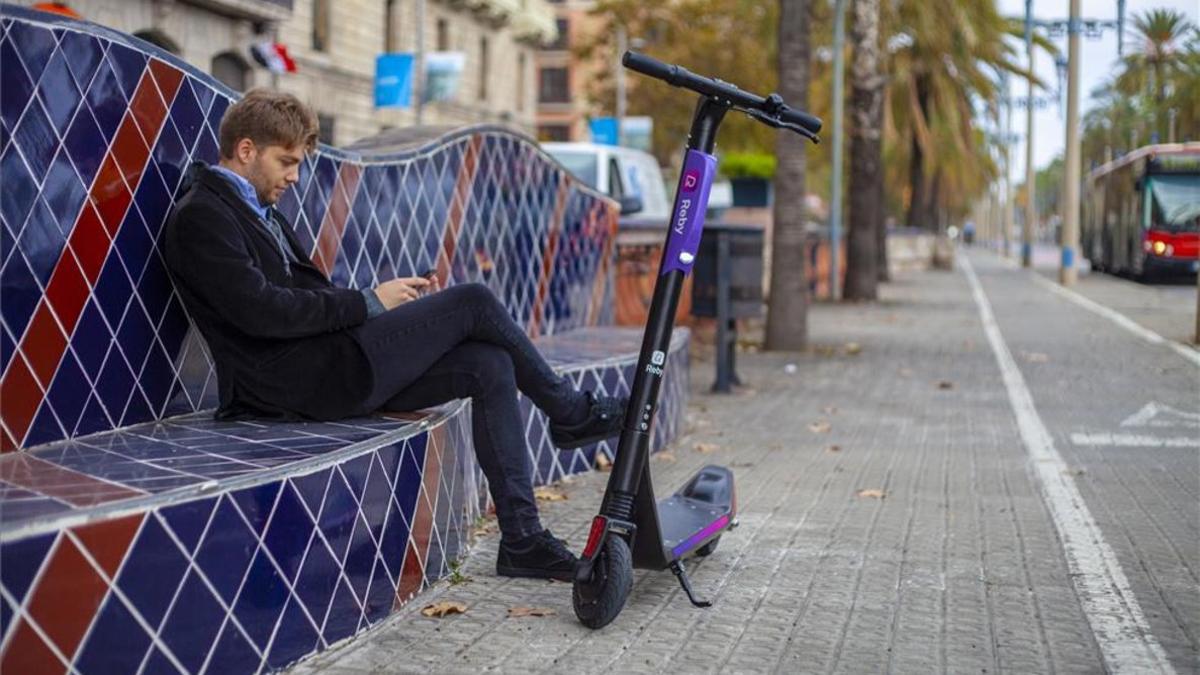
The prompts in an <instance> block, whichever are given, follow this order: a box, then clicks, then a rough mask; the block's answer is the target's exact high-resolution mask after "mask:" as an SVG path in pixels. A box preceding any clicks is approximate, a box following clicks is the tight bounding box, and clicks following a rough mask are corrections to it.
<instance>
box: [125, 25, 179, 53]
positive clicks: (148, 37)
mask: <svg viewBox="0 0 1200 675" xmlns="http://www.w3.org/2000/svg"><path fill="white" fill-rule="evenodd" d="M133 37H135V38H140V39H142V40H145V41H146V42H149V43H150V44H152V45H154V46H155V47H158V48H160V49H165V50H167V51H169V52H171V53H172V54H174V55H176V56H179V55H181V54H182V53H183V52H182V51H180V49H179V44H178V43H176V42H175V41H174V40H172V39H171V38H169V37H167V34H166V33H164V32H162V31H160V30H157V29H154V28H149V29H146V30H139V31H138V32H136V33H134V34H133Z"/></svg>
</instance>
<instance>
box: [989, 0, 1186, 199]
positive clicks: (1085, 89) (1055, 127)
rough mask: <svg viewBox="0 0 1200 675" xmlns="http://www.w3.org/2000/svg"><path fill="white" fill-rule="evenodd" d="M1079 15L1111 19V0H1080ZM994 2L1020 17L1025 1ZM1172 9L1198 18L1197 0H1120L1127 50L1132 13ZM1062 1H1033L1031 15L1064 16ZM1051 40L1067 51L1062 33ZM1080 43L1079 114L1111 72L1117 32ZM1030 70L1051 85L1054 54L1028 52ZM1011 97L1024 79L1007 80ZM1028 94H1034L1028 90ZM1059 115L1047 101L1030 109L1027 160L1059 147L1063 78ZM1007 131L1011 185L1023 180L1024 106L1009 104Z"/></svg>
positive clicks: (1036, 161) (1038, 161)
mask: <svg viewBox="0 0 1200 675" xmlns="http://www.w3.org/2000/svg"><path fill="white" fill-rule="evenodd" d="M1080 4H1081V6H1082V9H1081V16H1082V18H1084V19H1100V20H1115V19H1116V18H1117V2H1116V0H1082V2H1081V3H1080ZM997 5H998V6H999V8H1000V12H1001V13H1002V14H1004V15H1005V16H1020V17H1024V16H1025V0H999V2H998V3H997ZM1158 8H1165V9H1174V10H1177V11H1179V12H1182V13H1183V14H1184V15H1185V16H1187V17H1188V19H1189V20H1191V21H1192V23H1193V24H1195V23H1198V22H1200V0H1126V3H1125V47H1126V49H1128V47H1129V44H1130V41H1131V39H1132V37H1133V33H1132V29H1131V24H1132V23H1133V21H1132V17H1133V15H1134V14H1141V13H1143V12H1146V11H1148V10H1151V9H1158ZM1068 9H1069V6H1068V2H1067V0H1034V2H1033V15H1034V17H1036V18H1038V19H1042V20H1053V19H1066V18H1067V13H1068ZM1055 42H1056V43H1057V45H1058V48H1059V49H1060V50H1062V53H1063V56H1064V57H1065V56H1066V53H1067V37H1066V35H1065V34H1064V35H1063V36H1062V37H1061V38H1057V39H1056V40H1055ZM1018 46H1019V48H1020V53H1021V58H1022V62H1023V59H1024V52H1025V46H1024V42H1023V41H1021V42H1020V43H1019V45H1018ZM1079 47H1080V50H1079V51H1080V55H1081V57H1082V58H1081V59H1080V76H1081V80H1080V87H1079V100H1080V104H1081V110H1080V116H1082V115H1083V113H1085V112H1086V111H1087V110H1088V109H1090V108H1091V107H1092V105H1093V104H1092V101H1091V92H1092V90H1093V89H1095V88H1096V87H1097V86H1099V85H1100V84H1101V83H1103V82H1104V80H1105V79H1106V78H1107V77H1108V76H1110V75H1111V74H1112V73H1114V72H1115V71H1116V68H1117V65H1116V64H1117V32H1116V30H1115V29H1114V30H1108V31H1105V32H1104V36H1103V37H1101V38H1099V39H1095V40H1093V39H1090V38H1088V37H1086V36H1081V37H1080V41H1079ZM1034 60H1035V62H1036V72H1037V74H1038V77H1040V78H1041V79H1042V80H1043V81H1045V82H1047V83H1049V84H1050V85H1051V86H1052V87H1053V86H1054V84H1055V83H1056V82H1057V75H1056V73H1055V68H1054V59H1053V58H1051V57H1050V56H1049V55H1047V54H1046V53H1045V52H1042V51H1040V50H1036V49H1035V51H1034ZM1010 86H1011V87H1012V91H1013V95H1014V96H1024V95H1025V87H1026V85H1025V84H1024V83H1020V82H1015V81H1014V82H1013V83H1012V84H1011V85H1010ZM1034 92H1035V93H1034V95H1035V96H1037V95H1039V92H1038V90H1036V89H1035V90H1034ZM1063 92H1064V93H1063V97H1062V102H1063V105H1062V115H1061V116H1060V115H1059V106H1058V105H1050V106H1048V107H1045V108H1042V109H1040V110H1036V111H1035V112H1034V116H1033V135H1034V145H1033V165H1034V167H1036V168H1041V167H1044V166H1046V165H1047V164H1049V163H1050V161H1051V160H1052V159H1054V157H1055V156H1057V155H1058V154H1059V153H1061V152H1062V149H1063V145H1064V141H1065V140H1066V121H1065V120H1066V80H1065V79H1064V81H1063ZM1012 124H1013V131H1014V132H1016V133H1018V134H1020V136H1021V138H1020V141H1019V142H1018V144H1017V146H1016V147H1014V148H1013V151H1014V152H1013V163H1012V177H1013V180H1014V184H1017V183H1020V182H1023V181H1024V179H1025V138H1024V136H1025V111H1024V109H1023V108H1014V109H1013V122H1012Z"/></svg>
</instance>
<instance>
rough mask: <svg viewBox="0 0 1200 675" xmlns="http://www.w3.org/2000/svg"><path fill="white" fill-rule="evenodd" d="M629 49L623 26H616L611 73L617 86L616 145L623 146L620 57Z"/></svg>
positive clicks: (623, 112)
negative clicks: (615, 53) (614, 54)
mask: <svg viewBox="0 0 1200 675" xmlns="http://www.w3.org/2000/svg"><path fill="white" fill-rule="evenodd" d="M627 49H629V38H628V36H627V35H626V33H625V27H624V26H617V60H616V71H615V72H614V73H613V78H614V79H615V80H616V85H617V110H616V113H617V145H618V146H621V145H624V144H625V130H624V129H623V128H622V127H624V126H625V124H624V122H625V66H623V65H622V64H621V57H622V56H623V55H624V54H625V50H627Z"/></svg>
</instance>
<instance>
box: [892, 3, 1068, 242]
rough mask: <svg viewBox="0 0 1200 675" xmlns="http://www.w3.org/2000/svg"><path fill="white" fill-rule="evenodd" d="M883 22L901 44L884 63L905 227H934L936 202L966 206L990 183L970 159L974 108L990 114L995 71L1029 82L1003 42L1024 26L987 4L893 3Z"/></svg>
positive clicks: (1044, 44) (974, 158)
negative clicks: (903, 162)
mask: <svg viewBox="0 0 1200 675" xmlns="http://www.w3.org/2000/svg"><path fill="white" fill-rule="evenodd" d="M885 20H886V21H887V22H888V23H889V25H890V28H891V30H890V31H889V33H890V34H891V35H895V36H903V37H904V38H905V40H904V41H903V42H901V43H900V44H899V45H898V47H897V48H896V49H895V50H894V51H893V53H892V58H891V59H890V65H891V72H890V85H889V88H888V92H887V96H888V99H889V104H888V113H889V115H890V117H891V119H890V125H889V126H890V128H891V129H892V130H893V131H894V132H895V133H896V135H895V136H893V138H895V140H897V141H899V142H902V143H904V144H905V145H906V146H907V148H908V158H907V159H908V166H909V171H908V174H909V176H908V179H909V191H910V195H909V208H908V215H907V223H908V225H909V226H921V227H929V228H933V229H937V228H938V227H939V208H940V207H941V206H944V205H945V204H944V203H943V202H947V203H951V204H953V205H954V206H955V207H956V208H960V209H961V208H965V207H966V205H967V204H968V203H969V201H970V199H971V198H972V197H973V195H974V193H975V192H974V190H977V189H978V188H980V187H982V186H984V185H986V184H987V183H988V181H989V180H990V176H989V175H987V174H986V173H985V169H987V167H988V163H987V162H979V161H977V159H978V155H977V150H978V148H977V147H976V141H975V131H976V122H977V118H978V111H977V103H983V104H985V107H984V110H990V111H991V112H992V113H993V114H994V113H995V107H994V106H988V105H987V104H989V103H993V102H995V101H996V100H997V98H998V96H999V94H1000V92H999V88H998V87H997V84H996V76H997V75H998V74H999V73H1000V72H1007V73H1011V74H1015V75H1017V76H1020V77H1023V78H1034V75H1033V74H1032V73H1031V72H1029V71H1028V70H1026V69H1025V68H1023V67H1021V66H1019V65H1017V61H1018V55H1017V50H1016V49H1015V48H1014V47H1013V45H1011V44H1009V43H1008V42H1006V41H1005V39H1004V38H1005V36H1006V35H1012V36H1017V35H1020V34H1021V33H1022V31H1023V28H1022V25H1021V23H1020V22H1018V21H1015V20H1011V19H1006V18H1004V17H1003V16H1001V15H1000V14H999V12H998V11H997V9H996V6H995V3H993V2H990V1H988V0H965V1H959V0H900V2H899V3H897V4H896V5H895V6H894V7H893V8H891V11H890V12H889V13H888V14H886V15H885ZM1038 44H1039V46H1042V47H1043V48H1047V49H1050V50H1053V46H1052V45H1050V44H1049V43H1048V42H1046V41H1045V40H1043V39H1039V40H1038ZM1034 79H1035V82H1038V81H1037V80H1036V78H1034ZM1038 84H1041V83H1040V82H1038ZM952 184H953V187H954V188H963V187H967V188H972V190H971V191H968V192H965V193H964V192H962V191H960V189H952Z"/></svg>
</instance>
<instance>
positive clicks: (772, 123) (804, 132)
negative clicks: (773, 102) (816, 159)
mask: <svg viewBox="0 0 1200 675" xmlns="http://www.w3.org/2000/svg"><path fill="white" fill-rule="evenodd" d="M735 109H736V110H738V111H740V112H743V113H745V114H747V115H749V116H750V117H752V118H754V119H756V120H758V121H759V122H762V123H763V124H765V125H767V126H769V127H774V128H776V129H786V130H787V131H792V132H795V133H797V134H800V135H801V136H803V137H805V138H807V139H808V140H810V141H812V142H813V143H814V144H816V143H820V142H821V138H820V137H819V136H817V135H816V134H814V133H813V132H811V131H809V130H808V129H805V128H804V127H802V126H800V125H799V124H792V123H791V122H784V121H783V120H781V119H779V118H777V117H774V116H772V115H768V114H767V113H765V112H763V111H761V110H753V109H748V108H735Z"/></svg>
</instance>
